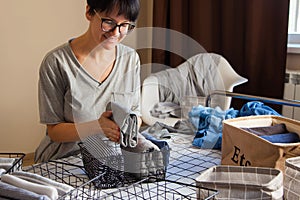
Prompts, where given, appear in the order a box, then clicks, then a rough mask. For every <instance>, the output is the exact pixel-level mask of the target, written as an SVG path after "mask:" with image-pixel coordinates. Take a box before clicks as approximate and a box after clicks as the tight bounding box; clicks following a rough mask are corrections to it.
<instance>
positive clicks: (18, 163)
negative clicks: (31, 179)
mask: <svg viewBox="0 0 300 200" xmlns="http://www.w3.org/2000/svg"><path fill="white" fill-rule="evenodd" d="M24 157H25V154H24V153H0V158H12V159H14V161H13V164H12V165H11V166H10V167H9V168H8V169H7V170H6V173H11V172H14V171H19V170H21V169H22V164H23V158H24Z"/></svg>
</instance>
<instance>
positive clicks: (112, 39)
mask: <svg viewBox="0 0 300 200" xmlns="http://www.w3.org/2000/svg"><path fill="white" fill-rule="evenodd" d="M104 37H105V41H106V42H111V43H115V42H118V37H115V36H113V37H109V36H107V35H104Z"/></svg>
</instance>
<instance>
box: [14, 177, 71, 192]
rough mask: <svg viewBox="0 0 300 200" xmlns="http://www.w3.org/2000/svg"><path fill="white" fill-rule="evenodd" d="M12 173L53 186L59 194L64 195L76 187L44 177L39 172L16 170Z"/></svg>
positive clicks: (34, 181) (27, 179) (33, 181)
mask: <svg viewBox="0 0 300 200" xmlns="http://www.w3.org/2000/svg"><path fill="white" fill-rule="evenodd" d="M11 175H14V176H16V177H19V178H21V179H24V180H26V181H30V182H32V183H38V184H42V185H47V186H53V187H55V188H56V189H57V192H58V194H59V196H63V195H65V194H67V193H68V192H70V191H71V190H73V189H75V188H74V187H72V186H70V185H67V184H64V183H59V182H57V181H54V180H52V179H49V178H46V177H43V176H41V175H39V174H34V173H30V172H25V171H16V172H13V173H12V174H11Z"/></svg>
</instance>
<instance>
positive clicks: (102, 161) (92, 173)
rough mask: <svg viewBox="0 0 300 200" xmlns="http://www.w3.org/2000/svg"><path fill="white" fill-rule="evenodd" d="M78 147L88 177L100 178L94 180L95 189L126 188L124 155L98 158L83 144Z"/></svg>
mask: <svg viewBox="0 0 300 200" xmlns="http://www.w3.org/2000/svg"><path fill="white" fill-rule="evenodd" d="M78 145H79V147H80V151H81V155H82V161H83V165H84V168H85V170H86V173H87V175H88V177H89V178H90V179H94V178H95V177H98V178H97V179H95V180H93V183H94V185H95V187H97V188H102V189H107V188H115V187H122V186H124V184H125V174H124V159H123V156H122V155H114V156H109V157H99V158H96V157H95V156H94V155H92V154H91V153H90V152H89V151H88V149H87V148H86V146H85V145H84V144H83V143H82V142H80V143H79V144H78Z"/></svg>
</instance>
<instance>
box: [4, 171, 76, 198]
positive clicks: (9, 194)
mask: <svg viewBox="0 0 300 200" xmlns="http://www.w3.org/2000/svg"><path fill="white" fill-rule="evenodd" d="M73 189H74V188H73V187H72V186H69V185H67V184H64V183H59V182H56V181H54V180H51V179H48V178H46V177H43V176H41V175H38V174H34V173H30V172H24V171H16V172H13V173H11V174H2V176H1V181H0V199H24V200H27V199H28V200H31V199H39V200H49V199H51V200H54V199H58V197H59V196H63V195H65V194H67V193H68V192H70V191H71V190H73Z"/></svg>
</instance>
